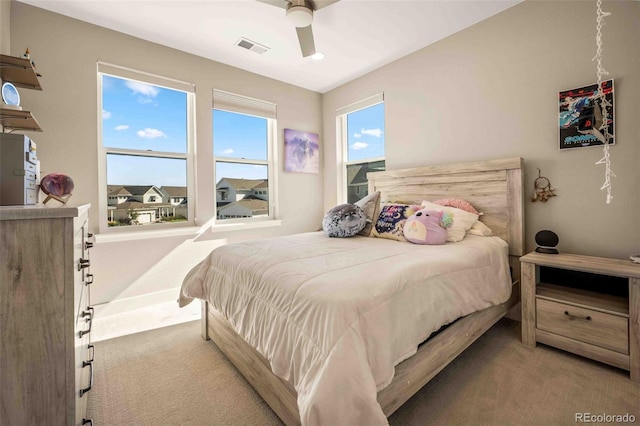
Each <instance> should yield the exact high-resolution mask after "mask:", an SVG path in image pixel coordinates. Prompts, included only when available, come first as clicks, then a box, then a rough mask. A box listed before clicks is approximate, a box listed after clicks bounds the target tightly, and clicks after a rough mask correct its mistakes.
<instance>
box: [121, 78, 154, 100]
mask: <svg viewBox="0 0 640 426" xmlns="http://www.w3.org/2000/svg"><path fill="white" fill-rule="evenodd" d="M125 84H126V86H127V87H128V88H129V89H131V91H132V92H133V94H134V95H135V94H138V93H139V94H141V95H144V96H149V97H151V98H154V97H156V96H157V95H158V93H159V92H160V91H159V90H158V88H157V87H155V86H152V85H150V84H145V83H140V82H139V81H131V80H127V81H126V83H125Z"/></svg>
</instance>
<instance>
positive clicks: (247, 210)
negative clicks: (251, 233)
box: [218, 197, 269, 219]
mask: <svg viewBox="0 0 640 426" xmlns="http://www.w3.org/2000/svg"><path fill="white" fill-rule="evenodd" d="M267 214H269V202H268V201H265V200H261V199H259V198H253V197H247V198H243V199H242V200H240V201H235V202H233V203H230V204H226V205H224V206H221V207H219V208H218V219H233V218H239V217H253V216H261V215H267Z"/></svg>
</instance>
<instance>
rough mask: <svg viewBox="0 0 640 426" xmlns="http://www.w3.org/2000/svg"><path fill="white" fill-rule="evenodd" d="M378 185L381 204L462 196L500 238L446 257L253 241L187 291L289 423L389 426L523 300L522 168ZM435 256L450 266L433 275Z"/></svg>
mask: <svg viewBox="0 0 640 426" xmlns="http://www.w3.org/2000/svg"><path fill="white" fill-rule="evenodd" d="M368 179H369V193H373V192H375V191H379V192H380V193H381V200H394V201H400V200H402V201H404V202H409V203H420V201H421V200H435V199H441V198H446V197H452V196H455V197H459V198H463V199H465V200H467V201H469V202H471V203H472V204H473V205H474V206H475V207H476V208H477V209H478V210H480V211H482V213H483V215H482V216H481V221H482V222H483V223H484V224H486V225H487V226H489V227H490V228H491V229H492V231H493V234H494V235H495V236H496V237H488V238H487V237H478V236H469V237H465V238H464V239H463V240H462V241H460V242H459V243H452V244H445V245H444V246H420V245H413V244H410V243H408V242H403V243H400V242H397V241H389V240H383V239H379V238H369V237H352V238H328V237H326V236H324V235H323V234H322V233H321V232H315V233H305V234H299V235H293V236H284V237H277V238H273V239H265V240H263V241H250V242H244V243H239V244H232V245H228V246H223V247H220V248H218V249H216V250H214V251H213V252H212V253H211V255H210V256H208V257H207V259H205V260H203V261H202V262H201V263H200V264H199V265H198V266H196V267H195V268H193V269H192V270H191V272H189V274H188V275H187V277H185V281H184V283H183V287H182V289H181V295H180V303H181V305H185V304H187V303H189V302H190V301H191V300H192V299H193V298H199V299H202V302H201V303H202V336H203V338H205V339H209V338H210V339H212V340H213V341H214V342H215V344H216V345H217V346H218V347H219V348H220V349H221V350H222V352H223V353H225V355H227V357H228V358H229V359H230V360H231V361H232V363H233V364H234V365H235V366H236V367H237V368H238V370H239V371H240V372H241V373H242V374H243V376H244V377H245V378H246V379H247V380H248V381H249V383H251V385H252V386H253V387H254V388H255V389H256V391H257V392H258V393H259V394H260V395H261V396H262V397H263V399H264V400H265V401H266V402H267V403H268V404H269V405H270V406H271V408H272V409H273V410H274V412H275V413H276V414H277V415H278V416H279V417H280V418H281V419H282V421H283V422H284V423H285V424H288V425H289V424H305V425H313V424H340V423H343V424H346V423H352V424H353V423H360V424H362V423H366V424H385V423H386V417H388V416H389V415H391V414H392V413H393V412H394V411H395V410H396V409H397V408H398V407H400V406H401V405H402V404H403V403H404V402H405V401H407V400H408V399H409V398H410V397H411V396H412V395H413V394H415V393H416V392H417V391H418V390H419V389H420V388H421V387H422V386H424V384H425V383H427V382H428V381H429V380H430V379H431V378H433V377H434V376H435V375H436V374H437V373H438V372H439V371H440V370H442V369H443V368H444V367H445V366H446V365H447V364H448V363H449V362H451V360H453V359H454V358H455V357H456V356H457V355H458V354H460V353H461V352H462V351H463V350H464V349H466V348H467V347H468V346H469V345H470V344H471V343H473V342H474V341H475V340H476V339H477V338H478V337H479V336H481V335H482V334H483V333H484V332H485V331H486V330H488V329H489V328H490V327H491V326H492V325H493V324H495V323H496V322H497V321H498V320H499V319H500V318H502V317H503V316H504V315H505V314H506V313H507V312H508V311H509V309H510V308H511V307H513V306H514V305H515V304H516V303H517V302H518V300H519V285H518V282H517V280H514V279H511V277H519V268H518V264H519V263H518V262H517V259H518V257H519V256H521V255H522V254H523V250H524V247H523V196H522V159H521V158H510V159H498V160H488V161H481V162H470V163H460V164H449V165H440V166H428V167H420V168H411V169H403V170H395V171H384V172H376V173H370V174H369V175H368ZM445 249H446V250H445ZM446 251H450V252H451V254H447V255H446V256H445V254H444V253H445V252H446ZM440 257H441V258H440ZM416 259H418V260H416ZM424 259H439V260H438V261H437V262H432V263H430V265H429V268H428V269H425V268H424V267H422V269H421V263H424ZM250 262H251V263H253V265H251V266H248V265H249V263H250ZM398 265H400V266H398ZM509 266H511V269H512V271H511V274H509ZM493 282H495V283H496V284H493ZM239 283H242V285H241V286H240V285H239ZM505 283H506V284H505ZM427 284H428V287H429V289H428V291H427V289H426V287H427ZM363 286H366V291H364V292H362V290H361V289H362V287H363ZM505 287H506V288H505ZM356 291H358V292H359V293H356ZM474 292H475V293H476V294H475V296H474V297H470V296H469V297H468V296H467V294H470V293H474ZM443 300H447V302H442V301H443ZM427 307H428V309H426V308H427ZM423 308H424V309H425V310H429V311H433V312H436V313H438V314H439V316H438V319H436V320H431V319H430V318H431V317H430V316H429V315H431V314H429V315H427V314H426V313H423V312H422V309H423ZM391 313H393V315H391ZM265 318H269V319H268V320H266V322H265ZM396 318H399V319H396ZM421 342H422V343H421ZM296 389H297V390H296Z"/></svg>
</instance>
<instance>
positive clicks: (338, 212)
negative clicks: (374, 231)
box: [322, 204, 367, 238]
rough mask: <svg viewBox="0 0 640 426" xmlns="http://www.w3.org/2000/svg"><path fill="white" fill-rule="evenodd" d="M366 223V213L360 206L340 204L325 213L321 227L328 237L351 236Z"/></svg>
mask: <svg viewBox="0 0 640 426" xmlns="http://www.w3.org/2000/svg"><path fill="white" fill-rule="evenodd" d="M366 224H367V215H366V214H365V212H364V210H363V209H362V207H360V206H356V205H355V204H340V205H338V206H335V207H334V208H332V209H331V210H329V211H328V212H327V214H325V216H324V219H322V229H323V230H324V232H325V233H326V234H327V235H328V236H329V237H339V238H344V237H353V236H354V235H356V234H357V233H358V232H360V231H362V228H364V226H365V225H366Z"/></svg>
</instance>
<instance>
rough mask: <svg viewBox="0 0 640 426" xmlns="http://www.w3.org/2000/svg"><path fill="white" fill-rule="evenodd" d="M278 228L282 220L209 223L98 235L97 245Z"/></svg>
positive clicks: (96, 236)
mask: <svg viewBox="0 0 640 426" xmlns="http://www.w3.org/2000/svg"><path fill="white" fill-rule="evenodd" d="M276 226H282V220H261V221H249V222H234V223H223V224H216V225H211V224H209V223H207V224H205V225H203V226H183V227H179V228H171V229H159V230H153V231H139V230H137V231H129V232H127V231H125V232H113V233H103V234H96V235H95V241H96V243H112V242H117V241H134V240H145V239H150V238H165V237H176V236H188V235H191V236H193V237H194V238H195V237H197V236H198V235H201V234H203V233H205V232H207V231H209V232H212V233H216V232H229V231H244V230H248V229H259V228H271V227H276Z"/></svg>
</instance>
